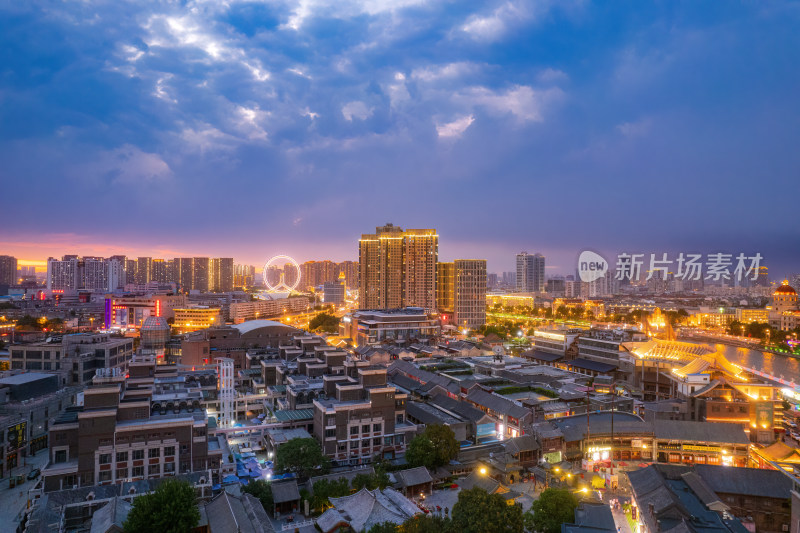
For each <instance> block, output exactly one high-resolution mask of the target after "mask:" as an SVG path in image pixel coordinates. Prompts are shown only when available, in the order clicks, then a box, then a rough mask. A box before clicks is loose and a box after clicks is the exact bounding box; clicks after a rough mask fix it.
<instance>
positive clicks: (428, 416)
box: [406, 402, 463, 425]
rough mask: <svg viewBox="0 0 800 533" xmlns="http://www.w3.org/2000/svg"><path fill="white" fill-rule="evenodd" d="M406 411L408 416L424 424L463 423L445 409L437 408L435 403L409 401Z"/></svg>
mask: <svg viewBox="0 0 800 533" xmlns="http://www.w3.org/2000/svg"><path fill="white" fill-rule="evenodd" d="M406 413H407V414H408V416H410V417H412V418H414V419H415V420H419V421H420V422H422V423H423V424H426V425H428V424H448V425H449V424H459V423H463V422H461V421H460V420H458V419H457V418H455V417H453V416H450V415H448V414H447V413H445V412H444V411H442V410H440V409H437V408H436V407H434V406H433V405H430V404H426V403H420V402H408V403H406Z"/></svg>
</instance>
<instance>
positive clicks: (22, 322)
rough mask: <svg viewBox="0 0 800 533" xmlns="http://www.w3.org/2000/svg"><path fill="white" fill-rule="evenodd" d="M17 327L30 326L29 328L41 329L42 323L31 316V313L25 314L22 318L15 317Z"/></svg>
mask: <svg viewBox="0 0 800 533" xmlns="http://www.w3.org/2000/svg"><path fill="white" fill-rule="evenodd" d="M16 327H17V328H31V329H42V323H41V322H39V319H38V318H33V317H32V316H31V315H25V316H23V317H22V318H19V319H17V325H16Z"/></svg>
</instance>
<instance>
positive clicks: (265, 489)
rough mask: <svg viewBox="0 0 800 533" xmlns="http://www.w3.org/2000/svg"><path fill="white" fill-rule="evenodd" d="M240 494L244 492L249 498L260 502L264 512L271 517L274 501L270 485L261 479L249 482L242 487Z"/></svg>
mask: <svg viewBox="0 0 800 533" xmlns="http://www.w3.org/2000/svg"><path fill="white" fill-rule="evenodd" d="M242 492H246V493H247V494H250V495H251V496H254V497H256V498H258V501H260V502H261V505H262V506H263V507H264V510H265V511H266V512H268V513H269V514H270V515H272V511H273V509H274V508H275V504H274V501H273V499H272V484H271V483H267V482H266V481H264V480H263V479H257V480H255V481H251V482H250V483H248V484H247V485H245V486H244V487H242Z"/></svg>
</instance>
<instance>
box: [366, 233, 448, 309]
mask: <svg viewBox="0 0 800 533" xmlns="http://www.w3.org/2000/svg"><path fill="white" fill-rule="evenodd" d="M438 255H439V236H438V235H437V234H436V230H433V229H409V230H403V229H402V228H400V227H399V226H394V225H392V224H387V225H385V226H383V227H379V228H376V229H375V233H374V234H363V235H362V236H361V239H360V240H359V245H358V261H359V265H358V266H359V298H360V307H361V309H396V308H400V307H407V306H408V307H422V308H423V309H428V310H433V309H436V264H437V259H438Z"/></svg>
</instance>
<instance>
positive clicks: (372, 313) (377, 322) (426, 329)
mask: <svg viewBox="0 0 800 533" xmlns="http://www.w3.org/2000/svg"><path fill="white" fill-rule="evenodd" d="M339 329H340V335H341V336H342V337H346V338H350V339H352V340H353V342H354V344H355V345H356V346H364V345H368V344H380V343H382V342H387V341H388V342H394V343H395V344H400V345H408V344H411V343H413V342H427V341H431V340H434V339H436V338H437V337H438V336H439V335H440V333H441V326H440V325H439V322H438V320H437V319H436V318H434V316H433V315H429V314H428V313H426V312H425V309H423V308H421V307H405V308H401V309H386V310H361V311H355V312H353V313H349V314H347V315H345V316H344V317H343V318H342V321H341V322H340V324H339Z"/></svg>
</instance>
